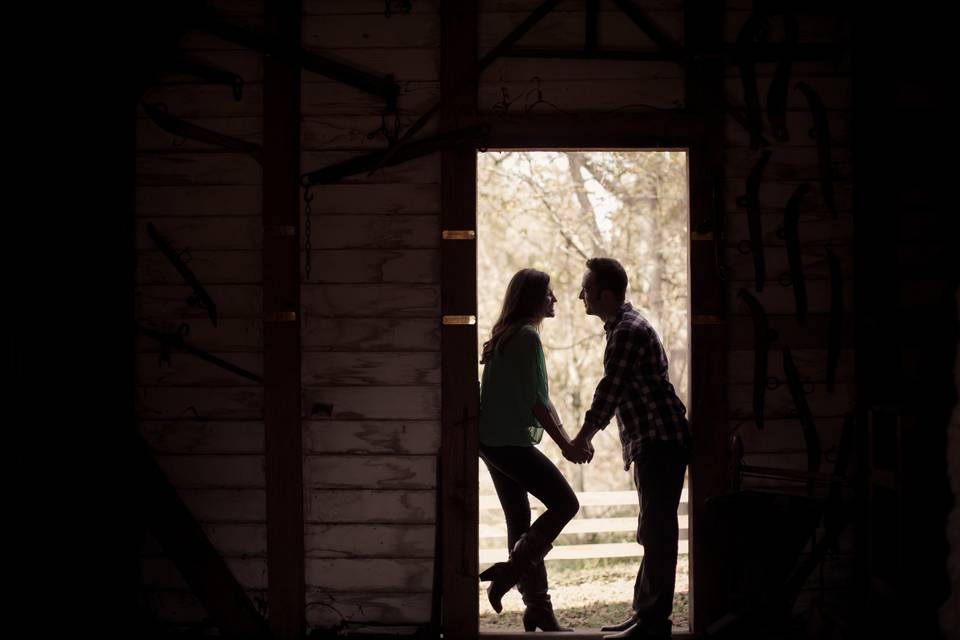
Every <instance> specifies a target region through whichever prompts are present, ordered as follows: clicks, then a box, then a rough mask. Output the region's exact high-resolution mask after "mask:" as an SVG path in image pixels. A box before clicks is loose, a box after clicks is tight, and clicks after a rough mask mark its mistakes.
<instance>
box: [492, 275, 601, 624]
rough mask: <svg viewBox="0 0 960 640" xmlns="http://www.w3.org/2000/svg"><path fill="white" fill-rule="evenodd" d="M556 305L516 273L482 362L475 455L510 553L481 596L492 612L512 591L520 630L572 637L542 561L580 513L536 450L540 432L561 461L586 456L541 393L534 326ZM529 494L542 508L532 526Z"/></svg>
mask: <svg viewBox="0 0 960 640" xmlns="http://www.w3.org/2000/svg"><path fill="white" fill-rule="evenodd" d="M556 302H557V298H556V297H555V296H554V295H553V291H552V290H551V289H550V276H548V275H547V274H545V273H543V272H542V271H537V270H535V269H522V270H520V271H518V272H517V273H516V275H514V276H513V278H512V279H511V280H510V284H509V285H508V286H507V292H506V294H505V295H504V299H503V308H502V309H501V310H500V317H499V318H498V319H497V322H496V324H494V325H493V330H492V332H491V335H490V339H489V340H488V341H487V342H486V343H485V344H484V345H483V356H482V358H481V360H480V362H481V363H482V364H483V365H484V368H483V381H482V385H481V389H480V457H481V459H482V460H483V461H484V463H485V464H486V465H487V468H488V469H489V470H490V476H491V477H492V478H493V484H494V487H496V490H497V497H498V498H499V499H500V505H501V506H502V507H503V513H504V515H505V516H506V520H507V543H508V546H509V549H510V558H509V560H508V561H507V562H498V563H496V564H495V565H493V566H492V567H490V568H488V569H487V570H486V571H484V572H483V573H481V574H480V579H481V580H483V581H484V582H486V581H488V580H489V581H490V586H489V587H488V588H487V596H488V597H489V599H490V604H491V606H492V607H493V609H494V610H495V611H496V612H497V613H500V611H501V609H502V605H501V602H500V601H501V598H503V596H504V594H505V593H506V592H507V591H509V590H510V589H512V588H513V587H514V585H516V586H517V588H518V589H519V591H520V593H521V595H522V596H523V603H524V605H525V606H526V608H525V610H524V613H523V627H524V629H525V630H526V631H535V630H536V629H537V628H539V629H542V630H543V631H572V629H567V628H563V627H560V625H559V624H558V622H557V619H556V617H555V616H554V613H553V607H552V605H551V602H550V596H549V594H548V593H547V570H546V567H545V566H544V563H543V558H544V556H545V555H546V554H547V552H548V551H550V549H551V545H552V543H553V541H554V539H556V537H557V536H558V535H560V532H561V531H562V530H563V528H564V526H566V524H567V522H569V521H570V519H571V518H573V516H574V515H576V513H577V510H578V509H579V508H580V504H579V503H578V502H577V497H576V495H575V494H574V492H573V489H571V488H570V485H569V484H568V483H567V481H566V480H565V479H564V477H563V475H562V474H561V473H560V471H559V470H558V469H557V467H556V466H554V464H553V463H552V462H550V460H549V459H548V458H547V457H546V456H544V455H543V454H542V453H540V451H538V450H537V448H536V447H535V446H534V445H536V444H537V443H539V442H540V439H541V438H542V437H543V431H544V430H546V432H547V433H549V434H550V437H552V438H553V439H554V441H556V443H557V444H558V445H559V446H560V450H561V451H562V452H563V455H564V457H565V458H567V459H568V460H571V461H574V462H584V461H585V460H586V459H587V458H588V454H587V453H586V452H585V451H583V450H581V449H578V448H576V447H574V445H573V444H572V443H571V441H570V438H569V437H568V436H567V434H566V432H565V431H564V430H563V426H562V425H561V423H560V419H559V418H558V417H557V412H556V410H555V409H554V408H553V404H551V402H550V397H549V395H548V391H547V371H546V363H545V362H544V358H543V347H542V346H541V344H540V334H539V327H540V323H541V322H542V321H543V319H544V318H552V317H553V316H554V305H555V304H556ZM528 493H532V494H533V495H534V496H536V497H537V498H538V499H540V501H541V502H543V504H544V505H545V506H546V507H547V510H546V511H545V512H544V513H543V514H541V515H540V517H538V518H537V520H536V522H534V523H533V524H532V525H531V524H530V502H529V500H528V498H527V494H528Z"/></svg>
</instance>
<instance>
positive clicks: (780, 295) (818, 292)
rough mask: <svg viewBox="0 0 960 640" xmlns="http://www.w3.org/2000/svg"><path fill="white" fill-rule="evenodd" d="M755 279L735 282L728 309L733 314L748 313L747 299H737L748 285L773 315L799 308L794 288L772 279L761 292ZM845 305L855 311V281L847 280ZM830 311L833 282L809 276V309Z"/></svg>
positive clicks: (815, 311) (812, 311)
mask: <svg viewBox="0 0 960 640" xmlns="http://www.w3.org/2000/svg"><path fill="white" fill-rule="evenodd" d="M752 283H753V279H752V278H751V279H749V280H747V279H744V280H742V281H732V282H731V286H730V291H729V292H728V294H727V308H728V309H729V310H730V313H731V314H732V315H746V314H747V313H748V311H747V309H746V308H745V307H744V306H743V301H742V300H740V299H738V298H737V291H739V289H740V287H741V286H743V287H745V288H746V289H747V290H748V291H750V293H752V294H753V295H754V296H755V297H756V298H757V300H758V301H759V302H760V304H761V305H763V308H764V309H765V310H766V312H767V313H769V314H790V313H793V312H794V311H795V310H796V302H795V301H794V299H793V291H792V290H791V288H790V287H784V286H781V285H780V284H779V283H777V282H774V281H771V282H768V283H767V284H766V286H764V288H763V291H760V292H759V293H758V292H757V291H755V290H754V289H753V285H752ZM843 308H844V310H845V311H852V310H853V282H852V281H850V280H844V281H843ZM829 311H830V281H829V280H811V279H807V312H808V313H810V314H820V313H828V312H829Z"/></svg>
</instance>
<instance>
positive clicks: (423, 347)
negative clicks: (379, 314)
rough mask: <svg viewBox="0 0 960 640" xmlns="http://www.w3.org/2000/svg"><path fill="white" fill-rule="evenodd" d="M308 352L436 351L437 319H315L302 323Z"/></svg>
mask: <svg viewBox="0 0 960 640" xmlns="http://www.w3.org/2000/svg"><path fill="white" fill-rule="evenodd" d="M303 345H304V348H305V349H306V350H308V351H348V352H355V351H439V350H440V320H439V318H416V319H409V318H389V319H387V318H316V317H311V316H308V317H307V318H306V322H305V323H304V335H303Z"/></svg>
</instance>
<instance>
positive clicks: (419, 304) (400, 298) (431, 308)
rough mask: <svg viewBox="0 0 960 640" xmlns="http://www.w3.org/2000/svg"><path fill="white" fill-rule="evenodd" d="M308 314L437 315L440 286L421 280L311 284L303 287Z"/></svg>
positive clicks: (345, 315)
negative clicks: (409, 282) (413, 281)
mask: <svg viewBox="0 0 960 640" xmlns="http://www.w3.org/2000/svg"><path fill="white" fill-rule="evenodd" d="M303 308H304V310H305V311H306V313H307V314H308V315H312V316H322V317H335V318H349V317H370V316H380V317H392V318H404V317H406V318H409V317H421V318H423V317H437V316H439V315H440V288H439V287H438V286H435V285H421V284H404V285H400V284H389V285H386V284H326V285H313V284H308V285H304V287H303Z"/></svg>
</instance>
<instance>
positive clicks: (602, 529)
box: [480, 488, 689, 565]
mask: <svg viewBox="0 0 960 640" xmlns="http://www.w3.org/2000/svg"><path fill="white" fill-rule="evenodd" d="M577 499H578V500H579V501H580V506H581V507H596V506H623V505H628V506H633V507H634V509H635V512H639V506H638V503H637V492H636V491H585V492H582V493H577ZM687 507H688V503H687V489H686V488H684V490H683V494H682V495H681V496H680V509H679V514H678V516H677V521H678V524H679V526H680V546H679V552H680V553H681V554H684V553H687V542H688V540H689V534H688V532H689V529H688V526H687V524H688V522H689V516H688V515H687V513H688V510H687ZM530 508H531V510H532V511H533V513H532V515H531V519H536V517H537V516H538V515H539V514H540V513H543V511H544V507H543V504H542V503H541V502H540V501H539V500H537V499H536V498H534V497H533V496H530ZM494 509H495V510H497V511H499V510H500V502H499V501H498V500H497V496H496V495H485V496H480V511H481V512H483V511H486V510H494ZM501 518H502V515H501ZM482 521H483V518H481V524H480V539H481V540H489V539H494V538H496V539H499V540H500V542H502V544H500V545H498V546H496V547H494V548H486V549H485V548H481V549H480V564H481V565H487V564H491V563H493V562H499V561H501V560H505V559H506V555H507V525H506V523H504V522H499V523H498V524H493V525H489V524H482ZM636 531H637V516H636V515H633V516H629V517H624V518H585V517H582V516H581V515H579V514H578V515H577V516H576V517H575V518H574V519H573V520H571V521H570V522H569V523H567V526H566V527H565V528H564V530H563V532H562V533H561V535H563V534H567V533H575V534H583V533H608V532H616V533H619V532H631V533H633V534H635V533H636ZM631 539H632V540H633V541H632V542H605V543H595V544H563V539H562V538H558V540H557V541H556V542H555V543H554V547H553V550H552V551H551V552H550V553H549V555H547V558H546V559H547V560H548V561H556V560H582V559H585V558H640V557H641V556H643V547H642V546H640V545H639V544H637V542H636V540H635V536H631Z"/></svg>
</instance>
